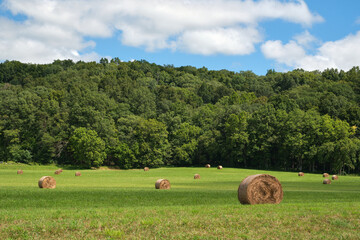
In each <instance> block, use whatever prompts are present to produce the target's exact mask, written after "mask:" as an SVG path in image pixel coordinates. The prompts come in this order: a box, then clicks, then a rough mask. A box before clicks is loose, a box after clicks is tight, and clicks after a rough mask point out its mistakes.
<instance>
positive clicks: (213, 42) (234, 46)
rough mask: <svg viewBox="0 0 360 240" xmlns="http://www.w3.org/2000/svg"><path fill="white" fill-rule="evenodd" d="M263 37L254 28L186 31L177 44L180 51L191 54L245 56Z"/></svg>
mask: <svg viewBox="0 0 360 240" xmlns="http://www.w3.org/2000/svg"><path fill="white" fill-rule="evenodd" d="M260 40H261V36H260V34H259V32H258V31H256V30H255V29H253V28H246V29H242V28H230V29H223V28H220V29H211V30H197V31H186V32H185V33H184V34H183V35H182V36H181V37H180V38H179V41H178V43H177V45H178V47H179V48H180V49H183V50H184V51H188V52H190V53H198V54H202V55H210V54H216V53H222V54H227V55H245V54H250V53H252V52H253V51H254V49H255V47H254V44H255V43H258V42H260Z"/></svg>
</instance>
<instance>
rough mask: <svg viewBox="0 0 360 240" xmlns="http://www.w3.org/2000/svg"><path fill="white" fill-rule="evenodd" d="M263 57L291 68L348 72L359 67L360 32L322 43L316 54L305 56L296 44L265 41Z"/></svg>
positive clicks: (303, 51) (300, 47)
mask: <svg viewBox="0 0 360 240" xmlns="http://www.w3.org/2000/svg"><path fill="white" fill-rule="evenodd" d="M261 50H262V52H263V54H264V55H265V57H267V58H270V59H274V60H276V61H277V62H278V63H282V64H285V65H287V66H289V67H293V68H303V69H305V70H309V71H311V70H324V69H326V68H338V69H343V70H349V69H350V68H352V67H353V66H359V65H360V31H359V32H357V33H356V34H355V35H352V34H351V35H348V36H346V37H345V38H343V39H340V40H337V41H329V42H325V43H323V44H322V45H321V46H320V47H319V48H318V49H317V51H316V54H314V55H310V54H307V53H306V51H305V49H304V47H303V46H301V45H300V44H299V43H298V42H295V41H290V42H289V43H287V44H283V43H282V42H281V41H267V42H266V43H264V44H263V45H262V46H261Z"/></svg>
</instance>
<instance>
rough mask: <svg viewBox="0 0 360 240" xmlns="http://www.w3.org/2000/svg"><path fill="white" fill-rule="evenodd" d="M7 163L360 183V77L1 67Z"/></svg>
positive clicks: (0, 147) (131, 67) (1, 132)
mask: <svg viewBox="0 0 360 240" xmlns="http://www.w3.org/2000/svg"><path fill="white" fill-rule="evenodd" d="M0 95H1V98H0V105H1V106H0V161H5V162H6V161H14V162H22V163H40V164H48V163H56V164H64V165H76V166H83V167H92V166H95V167H96V166H100V165H109V166H111V165H112V166H118V167H120V168H124V169H127V168H140V167H144V166H148V167H160V166H169V165H170V166H202V165H204V164H206V163H210V164H212V165H217V164H221V165H223V166H225V167H244V168H258V169H279V170H287V171H289V170H294V171H297V170H302V171H309V172H321V171H331V172H340V173H359V172H360V161H359V160H360V139H359V136H360V135H359V129H358V128H357V126H359V125H360V123H359V121H360V107H359V102H360V70H359V68H358V67H354V68H352V69H351V70H349V71H348V72H345V71H338V70H336V69H327V70H325V71H323V72H320V71H313V72H306V71H304V70H301V69H297V70H294V71H291V72H287V73H279V72H275V71H274V70H269V71H268V72H267V74H266V75H265V76H257V75H256V74H254V73H253V72H251V71H240V72H232V71H227V70H221V71H211V70H208V69H207V68H205V67H203V68H195V67H191V66H184V67H178V68H177V67H174V66H172V65H165V66H159V65H156V64H151V63H148V62H147V61H144V60H142V61H133V62H121V61H120V60H119V59H118V58H114V59H112V60H111V61H109V60H107V59H101V61H100V63H96V62H89V63H85V62H82V61H80V62H77V63H74V62H73V61H71V60H64V61H60V60H56V61H54V62H53V63H52V64H44V65H39V64H24V63H20V62H17V61H5V62H3V63H0Z"/></svg>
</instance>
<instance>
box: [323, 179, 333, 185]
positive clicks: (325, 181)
mask: <svg viewBox="0 0 360 240" xmlns="http://www.w3.org/2000/svg"><path fill="white" fill-rule="evenodd" d="M323 184H331V180H330V179H324V181H323Z"/></svg>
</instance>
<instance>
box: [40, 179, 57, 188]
mask: <svg viewBox="0 0 360 240" xmlns="http://www.w3.org/2000/svg"><path fill="white" fill-rule="evenodd" d="M38 184H39V188H50V189H53V188H55V187H56V181H55V179H54V178H53V177H50V176H44V177H42V178H40V180H39V182H38Z"/></svg>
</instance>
